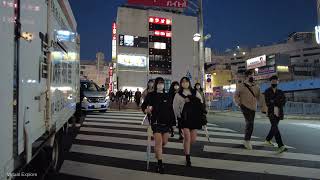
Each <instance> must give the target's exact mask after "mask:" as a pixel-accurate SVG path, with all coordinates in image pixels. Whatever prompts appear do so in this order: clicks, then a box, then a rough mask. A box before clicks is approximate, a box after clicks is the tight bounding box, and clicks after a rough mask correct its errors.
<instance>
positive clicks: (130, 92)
mask: <svg viewBox="0 0 320 180" xmlns="http://www.w3.org/2000/svg"><path fill="white" fill-rule="evenodd" d="M132 97H133V92H132V91H131V89H130V91H129V102H132Z"/></svg>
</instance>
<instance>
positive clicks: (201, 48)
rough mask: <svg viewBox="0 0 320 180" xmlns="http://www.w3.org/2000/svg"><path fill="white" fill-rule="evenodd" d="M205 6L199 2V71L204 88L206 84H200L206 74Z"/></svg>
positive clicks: (200, 0)
mask: <svg viewBox="0 0 320 180" xmlns="http://www.w3.org/2000/svg"><path fill="white" fill-rule="evenodd" d="M203 26H204V25H203V6H202V0H199V33H200V37H201V38H200V42H199V71H198V73H199V74H198V82H199V83H201V86H202V87H204V82H203V81H202V82H200V81H201V80H202V79H203V74H204V41H205V39H204V33H203ZM200 76H202V78H201V77H200Z"/></svg>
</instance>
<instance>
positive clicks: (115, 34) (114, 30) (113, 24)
mask: <svg viewBox="0 0 320 180" xmlns="http://www.w3.org/2000/svg"><path fill="white" fill-rule="evenodd" d="M115 37H117V24H116V23H115V22H114V23H112V38H115ZM114 40H115V39H114Z"/></svg>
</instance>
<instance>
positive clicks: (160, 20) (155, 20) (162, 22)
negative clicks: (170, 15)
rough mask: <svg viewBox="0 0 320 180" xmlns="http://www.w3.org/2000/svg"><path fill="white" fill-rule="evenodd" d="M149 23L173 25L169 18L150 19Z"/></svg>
mask: <svg viewBox="0 0 320 180" xmlns="http://www.w3.org/2000/svg"><path fill="white" fill-rule="evenodd" d="M149 23H154V24H162V25H171V24H172V20H171V19H167V18H160V17H149Z"/></svg>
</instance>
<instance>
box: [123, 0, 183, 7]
mask: <svg viewBox="0 0 320 180" xmlns="http://www.w3.org/2000/svg"><path fill="white" fill-rule="evenodd" d="M187 2H188V1H187V0H128V4H135V5H144V6H159V7H172V8H186V7H187V5H188V4H187Z"/></svg>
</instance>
